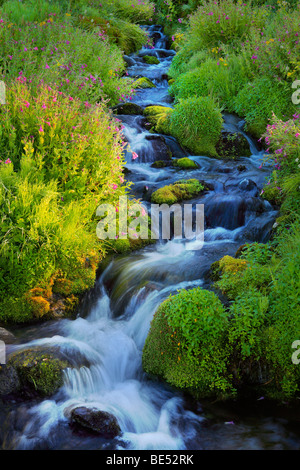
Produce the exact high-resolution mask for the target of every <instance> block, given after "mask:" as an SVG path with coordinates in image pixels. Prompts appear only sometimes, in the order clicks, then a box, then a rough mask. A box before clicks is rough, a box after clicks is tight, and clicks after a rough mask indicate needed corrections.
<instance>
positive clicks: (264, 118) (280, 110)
mask: <svg viewBox="0 0 300 470" xmlns="http://www.w3.org/2000/svg"><path fill="white" fill-rule="evenodd" d="M234 108H235V111H236V112H237V113H238V114H239V115H240V116H244V117H245V120H246V122H247V128H248V130H249V131H250V132H252V133H253V134H254V135H255V136H257V137H260V136H261V135H262V134H263V133H264V132H265V131H266V127H267V124H268V120H269V119H270V118H271V117H272V114H273V112H275V111H276V114H277V115H278V116H279V117H280V118H282V117H283V116H284V115H292V114H293V112H294V107H293V105H292V102H291V90H290V87H288V86H287V85H285V84H281V85H280V84H276V82H274V80H270V79H269V78H267V77H259V78H255V79H254V80H253V81H252V83H251V84H249V83H248V84H246V85H245V86H244V87H243V88H242V89H241V90H240V91H239V93H238V94H237V96H236V99H235V104H234Z"/></svg>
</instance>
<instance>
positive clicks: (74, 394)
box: [0, 26, 299, 450]
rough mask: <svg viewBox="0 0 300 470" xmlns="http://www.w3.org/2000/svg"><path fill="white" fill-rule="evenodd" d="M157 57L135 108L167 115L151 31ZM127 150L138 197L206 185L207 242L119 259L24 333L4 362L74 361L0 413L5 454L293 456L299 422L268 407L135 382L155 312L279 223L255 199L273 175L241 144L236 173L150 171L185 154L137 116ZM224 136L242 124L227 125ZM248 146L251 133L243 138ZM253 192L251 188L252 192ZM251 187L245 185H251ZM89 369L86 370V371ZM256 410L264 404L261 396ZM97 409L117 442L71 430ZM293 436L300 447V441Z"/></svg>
mask: <svg viewBox="0 0 300 470" xmlns="http://www.w3.org/2000/svg"><path fill="white" fill-rule="evenodd" d="M148 30H149V32H150V34H151V35H152V37H153V38H154V41H155V48H154V49H152V50H150V51H149V49H147V50H142V51H140V53H139V54H138V55H136V56H134V57H132V60H133V61H134V65H132V66H131V67H130V68H129V70H128V71H129V75H130V76H139V75H140V76H146V77H149V78H151V79H152V80H153V81H154V83H155V84H156V86H157V88H155V89H146V90H141V91H139V92H138V93H137V94H136V96H135V97H134V100H133V101H134V102H135V103H137V104H139V105H140V106H142V107H145V106H148V105H151V104H160V105H163V106H172V104H171V103H170V97H169V94H168V83H167V80H166V79H167V71H168V68H169V66H170V63H171V61H172V57H173V56H174V52H173V51H169V50H168V49H167V38H166V37H165V36H164V35H163V33H162V28H161V27H157V26H151V27H149V28H148ZM145 54H147V55H149V54H152V55H155V56H156V57H158V58H159V60H160V64H159V65H145V63H144V62H143V60H142V57H143V55H145ZM119 118H120V119H121V120H122V122H123V124H124V135H125V138H126V139H127V141H128V142H129V143H130V146H131V149H132V150H133V151H135V152H137V153H138V154H139V159H138V160H135V161H134V162H133V161H131V159H130V155H131V154H130V153H128V155H127V157H128V164H127V168H128V170H130V173H129V178H130V179H131V180H132V181H133V182H134V187H133V193H134V194H135V195H136V196H138V197H145V198H146V199H148V200H149V194H150V192H151V191H152V190H155V189H157V188H159V187H161V186H164V185H165V184H169V183H172V182H173V181H176V180H178V179H181V178H184V177H193V178H199V179H203V180H205V181H206V182H207V183H210V184H211V185H212V186H213V188H214V189H213V190H212V191H210V192H209V193H207V194H206V195H204V196H202V197H200V198H198V199H196V200H195V201H193V202H200V203H202V204H204V205H205V217H206V220H205V222H206V230H205V243H204V246H203V248H202V249H201V250H195V249H193V246H192V245H189V244H188V243H185V241H178V240H177V241H169V242H167V243H157V244H156V245H151V246H148V247H146V248H144V249H143V250H140V251H139V252H135V253H131V254H130V255H128V256H119V257H117V258H115V259H114V260H112V261H111V263H110V264H109V266H108V267H107V268H106V269H105V270H104V272H102V274H101V276H100V277H99V279H98V281H97V283H96V286H95V288H94V289H93V291H92V292H90V293H89V295H87V297H86V302H85V303H83V305H82V309H81V312H80V313H81V314H80V316H78V318H77V319H76V320H61V321H57V322H50V323H47V324H45V325H43V326H39V327H36V326H34V327H31V328H27V329H25V330H22V331H21V332H19V343H20V344H19V345H13V346H11V347H10V351H14V350H16V349H20V348H26V347H29V346H30V347H34V346H40V345H44V346H45V345H49V346H57V347H59V348H60V350H61V351H62V352H63V353H64V354H65V355H66V356H67V357H68V358H70V360H71V361H72V363H73V364H74V368H72V369H71V368H70V369H67V370H66V371H65V376H64V386H63V387H62V388H61V390H60V391H59V392H58V393H57V394H56V395H55V396H53V397H51V398H49V399H46V400H43V401H29V402H24V403H21V404H20V403H6V404H3V406H2V407H0V423H1V432H0V439H1V438H2V440H3V448H6V449H7V448H10V449H11V448H12V449H48V448H50V449H75V448H76V449H80V448H81V449H99V448H102V449H124V448H125V449H154V450H161V449H168V450H172V449H193V450H195V449H263V448H264V449H293V448H298V447H299V445H298V438H299V431H298V430H297V419H296V418H295V416H294V415H293V414H292V413H291V416H289V415H288V412H287V411H282V409H281V408H280V407H277V408H276V409H274V407H272V406H271V407H269V408H268V407H267V406H265V405H264V401H263V400H257V401H252V402H249V403H247V404H246V406H245V405H244V404H239V403H234V402H233V403H231V404H226V405H220V404H218V405H217V404H209V403H205V404H204V403H201V404H200V403H195V402H193V401H191V400H190V399H189V398H187V397H185V396H184V395H183V394H181V393H180V392H178V391H176V390H173V389H171V388H169V387H168V386H166V385H165V384H162V383H160V382H154V381H151V380H150V379H149V378H148V377H147V376H146V375H145V374H144V373H143V371H142V367H141V355H142V348H143V345H144V342H145V339H146V336H147V333H148V331H149V326H150V322H151V319H152V317H153V314H154V312H155V310H156V308H157V306H158V305H159V304H160V303H161V302H162V300H163V299H165V298H166V297H167V296H168V295H169V294H170V293H176V291H177V290H178V289H183V288H192V287H196V286H207V283H208V281H207V272H208V269H209V267H210V265H211V263H212V262H214V261H215V260H217V259H220V258H221V257H222V256H224V255H225V254H229V255H234V254H235V252H236V250H237V248H238V247H239V246H240V245H241V244H242V243H245V242H251V241H266V240H267V239H268V236H269V232H270V229H271V228H272V225H273V223H274V220H275V217H276V212H275V211H274V210H273V208H272V207H271V206H270V204H268V203H267V202H264V201H263V200H261V199H260V198H259V188H261V187H262V186H263V184H264V181H265V177H266V176H267V175H268V171H269V170H268V168H263V169H260V168H259V167H260V165H261V159H262V152H260V151H259V150H258V149H257V147H256V145H255V142H254V141H253V140H252V139H250V138H249V137H248V136H246V138H247V140H248V142H249V146H250V149H251V152H252V156H251V157H250V158H242V159H240V161H239V164H243V165H245V169H244V171H243V172H240V171H238V169H237V163H236V162H224V161H220V160H215V159H211V158H208V157H205V156H192V157H191V158H192V159H193V160H194V161H195V162H197V164H198V166H199V168H198V169H197V170H195V171H193V172H189V171H183V170H180V171H178V170H175V169H174V168H171V167H166V168H163V169H154V168H151V162H153V161H155V160H160V159H162V158H161V157H162V156H163V155H164V152H165V149H166V145H168V146H169V148H171V150H172V153H173V155H174V156H176V157H182V156H184V155H186V152H185V151H184V150H183V149H181V148H180V146H179V145H178V144H177V142H176V141H175V140H174V139H173V138H171V137H161V136H153V134H150V133H149V132H148V131H147V130H146V128H145V118H143V117H142V116H119ZM224 121H225V122H224V127H225V130H228V131H233V132H235V131H241V132H243V131H242V125H243V123H242V122H241V121H240V120H239V119H238V118H236V117H234V116H230V115H228V116H224ZM244 135H246V134H244ZM250 180H251V181H254V182H255V184H252V183H251V181H250ZM249 181H250V183H249ZM82 364H84V365H82ZM257 398H258V399H259V398H260V397H257ZM77 406H85V407H91V408H97V409H99V410H104V411H108V412H110V413H112V414H113V415H114V416H116V418H117V420H118V422H119V424H120V426H121V429H122V433H123V434H122V436H121V437H120V438H116V439H114V440H105V439H102V438H99V437H97V436H95V435H90V434H88V433H87V432H83V431H82V432H79V431H78V430H75V429H73V428H72V427H71V426H70V425H69V421H70V420H69V418H70V413H71V411H72V409H74V408H76V407H77ZM297 436H298V438H297Z"/></svg>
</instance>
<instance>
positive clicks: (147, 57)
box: [143, 55, 159, 65]
mask: <svg viewBox="0 0 300 470" xmlns="http://www.w3.org/2000/svg"><path fill="white" fill-rule="evenodd" d="M143 60H144V62H146V64H149V65H157V64H159V60H158V58H157V57H154V56H150V55H144V57H143Z"/></svg>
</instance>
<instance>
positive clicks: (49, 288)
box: [0, 0, 153, 322]
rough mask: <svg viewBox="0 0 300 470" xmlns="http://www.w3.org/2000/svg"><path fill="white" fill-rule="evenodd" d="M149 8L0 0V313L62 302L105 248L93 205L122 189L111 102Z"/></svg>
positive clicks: (54, 307) (38, 310) (142, 40)
mask: <svg viewBox="0 0 300 470" xmlns="http://www.w3.org/2000/svg"><path fill="white" fill-rule="evenodd" d="M152 14H153V4H151V3H150V2H148V1H143V2H141V1H140V0H132V1H131V0H130V1H129V0H118V1H116V2H110V1H108V0H104V1H102V2H96V1H88V0H81V1H78V2H74V1H65V0H57V1H50V0H49V1H47V0H38V1H35V2H33V1H32V0H24V1H23V2H18V1H15V0H12V1H4V2H1V6H0V51H1V54H0V55H1V62H0V70H1V80H3V81H4V82H5V85H6V104H5V105H3V106H1V107H0V136H1V138H0V148H1V153H0V155H1V156H0V160H1V162H0V216H1V229H0V230H1V232H0V271H1V274H0V321H1V322H9V321H12V322H26V321H31V320H34V319H40V318H43V319H45V318H48V317H49V315H50V314H51V315H52V316H53V315H54V316H55V315H61V314H67V313H68V312H69V311H72V310H73V309H74V306H76V304H77V302H78V298H79V296H80V295H81V294H82V293H83V292H84V291H85V290H86V289H88V288H89V287H91V286H92V285H93V284H94V281H95V274H96V270H97V267H98V266H99V262H100V260H101V259H103V257H104V256H105V254H106V253H107V251H108V250H110V249H111V242H110V243H106V242H104V241H100V240H98V239H97V236H96V225H97V220H95V213H96V209H97V207H98V205H99V204H102V203H110V204H114V205H116V206H117V204H118V201H119V197H120V196H121V195H124V194H125V193H126V192H127V189H128V184H127V183H126V182H125V177H124V174H123V167H124V145H125V144H124V141H123V135H122V126H121V123H120V121H118V120H117V119H115V118H114V117H113V115H112V112H111V111H110V108H111V107H112V106H114V105H116V104H117V103H120V102H123V101H125V100H130V98H131V95H132V94H133V92H134V88H133V81H132V79H130V78H128V77H127V76H126V63H125V61H124V59H123V54H124V53H129V52H132V51H133V50H137V49H139V48H140V47H141V46H142V45H143V44H145V45H146V44H147V43H148V45H149V47H151V45H150V42H149V40H148V36H147V35H146V33H145V32H144V31H143V29H142V28H140V26H139V24H140V23H149V22H151V20H152V18H151V17H152ZM116 210H117V209H116ZM116 249H117V247H116Z"/></svg>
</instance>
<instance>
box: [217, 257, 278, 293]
mask: <svg viewBox="0 0 300 470" xmlns="http://www.w3.org/2000/svg"><path fill="white" fill-rule="evenodd" d="M219 268H220V271H221V279H220V280H218V281H217V282H216V283H215V286H216V287H218V288H219V289H220V290H221V291H222V293H223V294H225V295H226V296H227V297H228V298H229V299H230V300H233V299H235V298H236V297H238V296H239V295H240V294H242V293H243V292H244V291H245V290H247V289H249V288H251V287H252V288H259V289H260V290H261V291H263V292H268V290H269V285H270V283H271V280H272V276H271V272H270V268H269V266H268V265H266V266H264V265H260V264H256V263H249V261H246V260H242V259H236V258H232V257H231V256H224V258H222V259H221V260H220V261H219Z"/></svg>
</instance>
